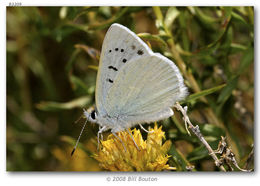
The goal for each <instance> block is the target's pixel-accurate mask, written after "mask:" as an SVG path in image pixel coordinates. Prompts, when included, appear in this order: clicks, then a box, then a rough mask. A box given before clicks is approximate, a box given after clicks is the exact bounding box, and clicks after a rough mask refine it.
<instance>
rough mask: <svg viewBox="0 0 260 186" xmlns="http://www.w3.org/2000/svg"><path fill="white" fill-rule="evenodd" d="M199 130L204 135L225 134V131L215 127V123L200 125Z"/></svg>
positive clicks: (216, 135) (215, 135)
mask: <svg viewBox="0 0 260 186" xmlns="http://www.w3.org/2000/svg"><path fill="white" fill-rule="evenodd" d="M200 131H201V133H202V134H203V135H204V137H206V136H214V137H217V138H219V137H220V136H225V135H226V134H225V131H224V130H223V129H222V128H220V127H217V126H216V125H213V124H204V125H201V126H200Z"/></svg>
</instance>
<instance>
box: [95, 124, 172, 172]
mask: <svg viewBox="0 0 260 186" xmlns="http://www.w3.org/2000/svg"><path fill="white" fill-rule="evenodd" d="M150 131H153V132H152V133H148V136H147V140H143V138H142V135H141V132H140V130H137V129H133V130H132V131H131V132H132V135H133V137H134V140H135V141H136V143H137V145H138V147H139V149H140V150H138V149H137V147H136V146H135V144H134V142H133V140H132V138H131V136H130V135H129V134H128V132H127V131H122V132H120V133H119V134H118V136H119V137H120V138H121V139H122V141H123V143H124V145H125V146H126V151H125V149H124V147H123V145H122V143H121V142H120V141H119V140H118V139H117V138H116V137H115V136H114V135H113V134H110V135H109V136H108V139H107V140H106V141H101V143H102V148H101V149H100V150H99V151H98V152H97V154H95V155H94V158H95V159H96V160H97V161H98V162H99V164H100V166H101V167H102V168H104V169H106V170H110V171H162V170H167V169H171V168H170V166H169V165H168V164H167V161H168V158H169V157H170V156H169V155H167V152H168V151H169V149H170V147H171V141H170V140H168V141H166V142H165V143H164V144H163V143H162V140H163V139H164V138H165V135H164V132H163V131H162V127H160V128H158V127H157V125H155V127H154V128H153V129H150Z"/></svg>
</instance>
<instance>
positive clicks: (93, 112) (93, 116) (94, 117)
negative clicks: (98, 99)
mask: <svg viewBox="0 0 260 186" xmlns="http://www.w3.org/2000/svg"><path fill="white" fill-rule="evenodd" d="M90 116H91V118H92V119H93V120H95V119H96V111H95V110H93V111H92V112H91V114H90Z"/></svg>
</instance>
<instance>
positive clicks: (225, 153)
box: [214, 136, 252, 172]
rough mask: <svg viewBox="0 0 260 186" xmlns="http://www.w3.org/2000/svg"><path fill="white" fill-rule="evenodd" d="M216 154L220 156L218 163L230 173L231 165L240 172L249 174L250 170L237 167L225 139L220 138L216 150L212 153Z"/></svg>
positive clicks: (233, 155)
mask: <svg viewBox="0 0 260 186" xmlns="http://www.w3.org/2000/svg"><path fill="white" fill-rule="evenodd" d="M214 152H215V153H216V154H220V161H221V163H222V164H226V165H227V166H228V167H229V169H230V170H231V171H233V168H232V164H233V165H234V166H235V167H236V168H237V169H238V170H240V171H242V172H251V171H252V170H246V169H242V168H240V167H239V165H238V163H237V161H236V159H235V154H234V153H233V152H232V150H231V147H228V145H227V142H226V138H225V137H223V136H221V140H220V142H219V144H218V149H217V150H215V151H214Z"/></svg>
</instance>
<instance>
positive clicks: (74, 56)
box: [65, 49, 80, 72]
mask: <svg viewBox="0 0 260 186" xmlns="http://www.w3.org/2000/svg"><path fill="white" fill-rule="evenodd" d="M79 52H80V49H75V50H74V51H73V53H72V55H71V57H70V59H69V61H68V62H67V64H66V67H65V69H66V71H67V72H69V71H70V70H71V69H72V67H73V63H74V61H75V60H76V57H77V56H78V54H79Z"/></svg>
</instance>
